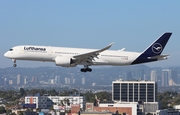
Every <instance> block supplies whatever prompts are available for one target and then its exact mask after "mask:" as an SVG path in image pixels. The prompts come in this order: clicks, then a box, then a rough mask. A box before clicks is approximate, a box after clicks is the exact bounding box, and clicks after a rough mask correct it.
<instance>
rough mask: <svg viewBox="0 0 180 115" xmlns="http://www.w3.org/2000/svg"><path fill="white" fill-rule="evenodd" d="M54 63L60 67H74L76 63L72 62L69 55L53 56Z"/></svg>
mask: <svg viewBox="0 0 180 115" xmlns="http://www.w3.org/2000/svg"><path fill="white" fill-rule="evenodd" d="M55 64H56V65H57V66H62V67H75V66H76V64H75V63H74V62H73V60H72V58H70V57H60V56H58V57H56V58H55Z"/></svg>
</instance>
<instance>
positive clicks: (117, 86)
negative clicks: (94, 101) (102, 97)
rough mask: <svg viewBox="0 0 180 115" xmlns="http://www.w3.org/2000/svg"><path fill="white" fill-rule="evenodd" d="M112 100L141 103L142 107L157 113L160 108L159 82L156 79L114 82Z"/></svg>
mask: <svg viewBox="0 0 180 115" xmlns="http://www.w3.org/2000/svg"><path fill="white" fill-rule="evenodd" d="M112 100H113V101H115V102H118V103H123V104H126V103H139V104H140V105H141V106H140V109H141V110H142V111H144V112H145V114H147V113H152V114H155V113H156V110H158V108H159V107H158V105H159V104H158V102H157V83H156V82H155V81H145V80H136V81H124V80H116V81H113V82H112Z"/></svg>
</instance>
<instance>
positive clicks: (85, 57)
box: [73, 43, 114, 62]
mask: <svg viewBox="0 0 180 115" xmlns="http://www.w3.org/2000/svg"><path fill="white" fill-rule="evenodd" d="M113 44H114V43H111V44H109V45H108V46H106V47H104V48H102V49H100V50H96V51H93V52H88V53H84V54H80V55H76V56H73V58H75V59H77V60H79V61H85V62H92V60H94V58H97V56H98V55H99V53H101V52H103V51H105V50H107V49H109V48H110V47H111V46H112V45H113Z"/></svg>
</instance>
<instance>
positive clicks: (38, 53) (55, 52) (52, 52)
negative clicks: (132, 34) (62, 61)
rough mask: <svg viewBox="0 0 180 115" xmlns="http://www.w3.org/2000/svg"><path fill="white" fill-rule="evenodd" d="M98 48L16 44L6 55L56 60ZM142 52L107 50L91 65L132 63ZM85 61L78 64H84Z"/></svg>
mask: <svg viewBox="0 0 180 115" xmlns="http://www.w3.org/2000/svg"><path fill="white" fill-rule="evenodd" d="M96 50H97V49H83V48H67V47H51V46H30V45H23V46H16V47H13V48H12V49H11V50H9V51H7V52H6V53H5V54H4V56H5V57H8V58H10V59H15V60H32V61H48V62H55V58H56V57H63V58H72V59H73V56H76V55H81V54H84V53H87V52H93V51H96ZM140 54H141V53H137V52H127V51H122V50H106V51H103V52H101V53H99V55H98V56H97V57H95V58H93V59H92V63H90V64H89V65H112V66H121V65H130V64H131V63H132V62H133V61H134V60H135V59H136V58H137V57H138V56H139V55H140ZM84 63H85V62H84V61H83V60H82V61H81V62H78V64H77V65H84Z"/></svg>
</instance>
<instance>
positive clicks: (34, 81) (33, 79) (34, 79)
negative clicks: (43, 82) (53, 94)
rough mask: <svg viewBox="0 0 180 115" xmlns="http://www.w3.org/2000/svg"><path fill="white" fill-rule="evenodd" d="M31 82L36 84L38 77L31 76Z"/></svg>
mask: <svg viewBox="0 0 180 115" xmlns="http://www.w3.org/2000/svg"><path fill="white" fill-rule="evenodd" d="M31 82H32V83H35V84H36V83H38V77H35V76H32V80H31Z"/></svg>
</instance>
